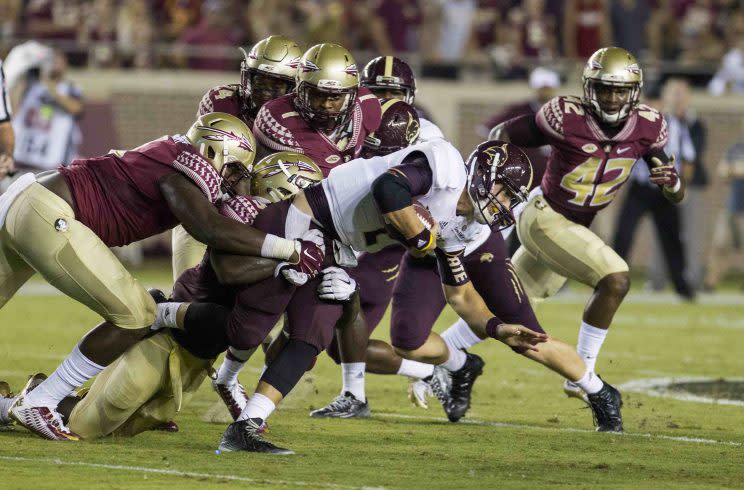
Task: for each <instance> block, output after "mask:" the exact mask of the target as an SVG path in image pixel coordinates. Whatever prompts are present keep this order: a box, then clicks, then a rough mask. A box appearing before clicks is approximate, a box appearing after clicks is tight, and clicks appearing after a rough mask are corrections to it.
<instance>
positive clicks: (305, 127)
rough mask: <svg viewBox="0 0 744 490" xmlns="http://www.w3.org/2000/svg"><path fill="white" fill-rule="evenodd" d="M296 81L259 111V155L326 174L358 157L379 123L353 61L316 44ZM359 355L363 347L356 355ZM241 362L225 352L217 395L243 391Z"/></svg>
mask: <svg viewBox="0 0 744 490" xmlns="http://www.w3.org/2000/svg"><path fill="white" fill-rule="evenodd" d="M295 81H296V92H295V93H292V94H288V95H285V96H283V97H279V98H277V99H274V100H271V101H269V102H267V103H266V104H264V105H263V106H262V107H261V109H260V110H259V111H258V115H257V116H256V121H255V123H254V131H255V132H256V135H257V138H259V147H261V146H263V147H264V148H263V150H261V149H259V153H273V152H275V151H294V152H297V153H300V154H303V155H306V156H308V157H310V159H311V160H312V161H314V162H315V163H316V164H317V165H318V166H319V167H320V168H321V170H322V171H323V175H324V176H327V175H328V172H330V171H331V169H333V168H334V167H335V166H337V165H340V164H342V163H344V162H347V161H349V160H351V159H352V158H356V157H357V156H358V155H359V154H360V153H361V151H362V146H363V144H364V140H365V138H366V137H367V136H368V135H369V133H371V132H373V131H374V130H376V129H377V127H378V126H379V124H380V118H381V108H380V104H379V102H378V100H377V98H376V97H375V96H374V95H373V94H372V93H371V92H370V91H369V90H368V89H366V88H360V87H359V75H358V73H357V67H356V62H355V61H354V58H353V57H352V55H351V53H349V51H348V50H346V49H345V48H343V47H341V46H339V45H337V44H330V43H326V44H318V45H316V46H313V47H312V48H310V49H309V50H307V51H306V52H305V53H304V54H303V55H302V58H301V60H300V63H299V67H298V69H297V74H296V78H295ZM354 327H356V328H354V330H353V331H352V333H351V334H347V335H354V333H356V335H354V337H356V336H362V337H364V336H366V326H365V325H364V324H362V323H355V324H354ZM350 330H351V329H350ZM280 340H282V339H280ZM353 345H363V342H359V341H355V342H354V343H353ZM350 348H351V347H350ZM363 352H364V350H363V348H362V354H361V355H363ZM246 360H247V355H246V354H245V353H243V354H241V353H239V352H237V349H234V348H231V349H230V350H229V351H228V353H227V354H226V356H225V360H224V362H223V364H222V365H221V366H220V368H219V369H218V370H217V380H216V382H215V383H216V384H215V388H216V389H217V391H218V393H220V394H221V395H222V394H226V393H235V394H236V395H239V394H240V393H242V388H241V387H240V385H239V383H238V379H237V373H238V372H239V371H240V369H241V367H242V366H243V365H244V364H245V361H246ZM362 371H364V369H362ZM355 372H356V371H355ZM223 400H226V398H225V396H223ZM226 402H227V403H228V407H234V406H236V405H237V406H243V405H244V404H245V403H246V402H247V399H245V398H237V399H233V400H229V401H226Z"/></svg>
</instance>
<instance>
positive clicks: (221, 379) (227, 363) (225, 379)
mask: <svg viewBox="0 0 744 490" xmlns="http://www.w3.org/2000/svg"><path fill="white" fill-rule="evenodd" d="M254 351H255V349H251V350H238V349H233V348H232V347H230V348H228V349H227V354H225V360H224V361H222V364H221V365H220V368H219V370H217V379H216V381H217V383H218V384H221V385H227V386H230V385H234V384H235V383H237V382H238V374H239V373H240V370H241V369H243V366H245V363H246V362H248V359H250V357H251V354H253V352H254Z"/></svg>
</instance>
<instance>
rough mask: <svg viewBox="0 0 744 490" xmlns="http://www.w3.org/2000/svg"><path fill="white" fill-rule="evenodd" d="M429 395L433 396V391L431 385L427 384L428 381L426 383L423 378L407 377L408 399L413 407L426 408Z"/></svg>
mask: <svg viewBox="0 0 744 490" xmlns="http://www.w3.org/2000/svg"><path fill="white" fill-rule="evenodd" d="M430 396H434V392H433V391H431V386H429V383H427V382H426V381H424V380H423V379H418V378H409V383H408V400H410V402H411V403H413V405H414V406H415V407H419V408H426V409H428V408H429V401H428V397H430Z"/></svg>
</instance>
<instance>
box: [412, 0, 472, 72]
mask: <svg viewBox="0 0 744 490" xmlns="http://www.w3.org/2000/svg"><path fill="white" fill-rule="evenodd" d="M424 6H425V9H424V11H423V19H424V25H423V29H422V38H421V46H422V48H423V49H424V57H425V61H426V63H425V65H424V66H423V69H422V71H423V76H425V77H426V76H429V77H438V78H457V77H458V76H459V72H460V65H461V63H462V60H463V57H464V56H465V52H466V48H467V45H468V42H469V40H470V37H471V31H472V28H473V23H474V18H475V12H476V6H477V1H476V0H437V1H432V2H424ZM427 46H428V47H429V49H427Z"/></svg>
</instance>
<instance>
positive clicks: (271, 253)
mask: <svg viewBox="0 0 744 490" xmlns="http://www.w3.org/2000/svg"><path fill="white" fill-rule="evenodd" d="M295 251H296V249H295V240H287V239H286V238H281V237H278V236H276V235H272V234H271V233H267V234H266V238H264V241H263V244H261V257H266V258H268V259H279V260H289V259H290V257H292V254H294V253H295Z"/></svg>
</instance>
